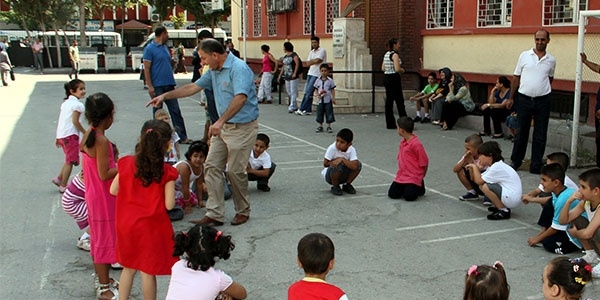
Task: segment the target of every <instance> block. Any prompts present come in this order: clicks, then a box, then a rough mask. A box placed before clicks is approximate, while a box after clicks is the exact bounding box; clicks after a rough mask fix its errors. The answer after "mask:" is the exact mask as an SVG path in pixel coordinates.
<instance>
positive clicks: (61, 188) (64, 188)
mask: <svg viewBox="0 0 600 300" xmlns="http://www.w3.org/2000/svg"><path fill="white" fill-rule="evenodd" d="M66 190H67V187H66V186H62V185H59V186H58V192H59V193H61V194H62V193H64V192H65V191H66Z"/></svg>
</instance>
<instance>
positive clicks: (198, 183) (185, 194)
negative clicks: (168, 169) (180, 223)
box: [175, 141, 208, 214]
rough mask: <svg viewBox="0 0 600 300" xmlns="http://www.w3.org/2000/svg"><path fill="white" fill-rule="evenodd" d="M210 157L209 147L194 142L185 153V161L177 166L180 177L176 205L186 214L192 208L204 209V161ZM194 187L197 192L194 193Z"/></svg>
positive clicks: (202, 143) (176, 184) (199, 142)
mask: <svg viewBox="0 0 600 300" xmlns="http://www.w3.org/2000/svg"><path fill="white" fill-rule="evenodd" d="M207 155H208V146H207V145H206V143H204V142H203V141H194V142H192V144H190V146H189V148H188V150H187V152H186V153H185V160H182V161H180V162H178V163H176V164H175V168H176V169H177V172H179V177H177V180H175V205H177V206H179V207H181V208H183V210H184V212H185V213H186V214H189V213H191V212H192V207H194V206H196V205H198V206H200V207H204V204H203V203H202V200H199V199H198V198H199V197H198V195H200V197H201V196H202V192H203V191H204V161H205V160H206V156H207ZM192 185H193V186H194V187H195V191H192V189H191V188H192Z"/></svg>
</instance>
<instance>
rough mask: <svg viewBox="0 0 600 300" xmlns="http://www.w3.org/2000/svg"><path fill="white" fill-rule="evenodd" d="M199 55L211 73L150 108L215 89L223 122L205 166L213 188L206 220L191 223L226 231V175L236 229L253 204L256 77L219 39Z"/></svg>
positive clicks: (214, 130) (155, 101)
mask: <svg viewBox="0 0 600 300" xmlns="http://www.w3.org/2000/svg"><path fill="white" fill-rule="evenodd" d="M198 53H199V54H200V57H201V59H202V62H203V63H205V64H207V65H208V66H209V68H210V70H209V71H208V72H206V73H205V74H203V75H202V76H201V77H200V79H198V80H197V81H196V82H195V83H189V84H186V85H185V86H183V87H181V88H178V89H176V90H174V91H170V92H168V93H166V94H163V95H159V96H157V97H155V98H154V99H152V100H151V101H150V102H149V103H148V105H150V104H152V105H154V107H157V106H159V105H160V104H161V103H162V102H163V101H165V99H169V98H177V97H187V96H191V95H193V94H195V93H198V92H200V91H201V90H202V89H212V90H213V92H214V94H215V102H216V104H217V110H218V112H219V119H218V120H217V121H216V122H214V123H213V124H212V125H211V126H210V130H209V134H210V136H211V140H210V149H209V151H208V156H207V158H206V162H205V169H204V172H205V173H204V174H205V176H204V180H205V182H206V186H207V188H208V201H207V204H206V209H207V211H206V215H205V216H204V218H202V219H201V220H197V221H192V222H193V223H196V224H200V225H223V221H224V215H225V205H224V204H225V203H224V180H225V178H224V177H223V171H224V170H225V165H227V166H228V175H229V180H230V181H231V187H232V193H233V203H234V205H235V211H236V214H235V217H234V218H233V220H232V221H231V225H240V224H244V223H246V222H247V221H248V219H249V218H250V203H249V202H248V174H247V173H246V166H247V165H248V157H249V156H250V151H251V149H252V146H253V145H254V142H255V141H256V134H257V133H258V99H257V98H256V87H255V85H254V73H253V72H252V70H251V69H250V67H248V65H247V64H246V62H244V61H243V60H241V59H238V58H237V57H235V56H234V55H233V53H228V52H227V51H226V50H225V48H224V47H223V45H221V43H220V42H219V41H217V40H215V39H205V40H203V41H202V42H201V43H200V47H199V49H198Z"/></svg>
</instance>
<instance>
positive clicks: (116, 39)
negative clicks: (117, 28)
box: [44, 30, 123, 52]
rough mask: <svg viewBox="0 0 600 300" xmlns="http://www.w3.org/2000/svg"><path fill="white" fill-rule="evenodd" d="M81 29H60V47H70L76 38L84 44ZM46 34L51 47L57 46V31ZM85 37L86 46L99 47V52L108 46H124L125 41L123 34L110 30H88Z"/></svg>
mask: <svg viewBox="0 0 600 300" xmlns="http://www.w3.org/2000/svg"><path fill="white" fill-rule="evenodd" d="M79 35H80V34H79V31H62V30H59V31H58V43H59V46H60V47H68V46H70V45H71V43H72V42H73V40H74V39H76V40H77V41H78V42H79V43H80V45H83V43H82V42H81V39H80V38H79ZM44 36H45V37H46V38H47V40H46V42H47V43H48V46H49V47H56V32H55V31H46V32H44ZM85 39H86V40H87V43H85V45H86V46H89V47H97V48H98V52H104V48H106V47H123V42H122V40H121V34H119V33H117V32H108V31H90V32H88V31H86V32H85Z"/></svg>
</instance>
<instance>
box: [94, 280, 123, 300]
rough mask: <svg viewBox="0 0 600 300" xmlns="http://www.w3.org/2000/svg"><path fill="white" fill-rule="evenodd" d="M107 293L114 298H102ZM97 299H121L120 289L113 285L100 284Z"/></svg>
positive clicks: (97, 288) (97, 289)
mask: <svg viewBox="0 0 600 300" xmlns="http://www.w3.org/2000/svg"><path fill="white" fill-rule="evenodd" d="M106 292H111V293H112V294H113V296H112V297H111V298H106V296H102V294H104V293H106ZM96 298H97V299H99V300H117V299H119V289H118V288H115V287H114V286H113V285H112V284H111V283H105V284H99V285H98V286H97V287H96Z"/></svg>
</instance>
